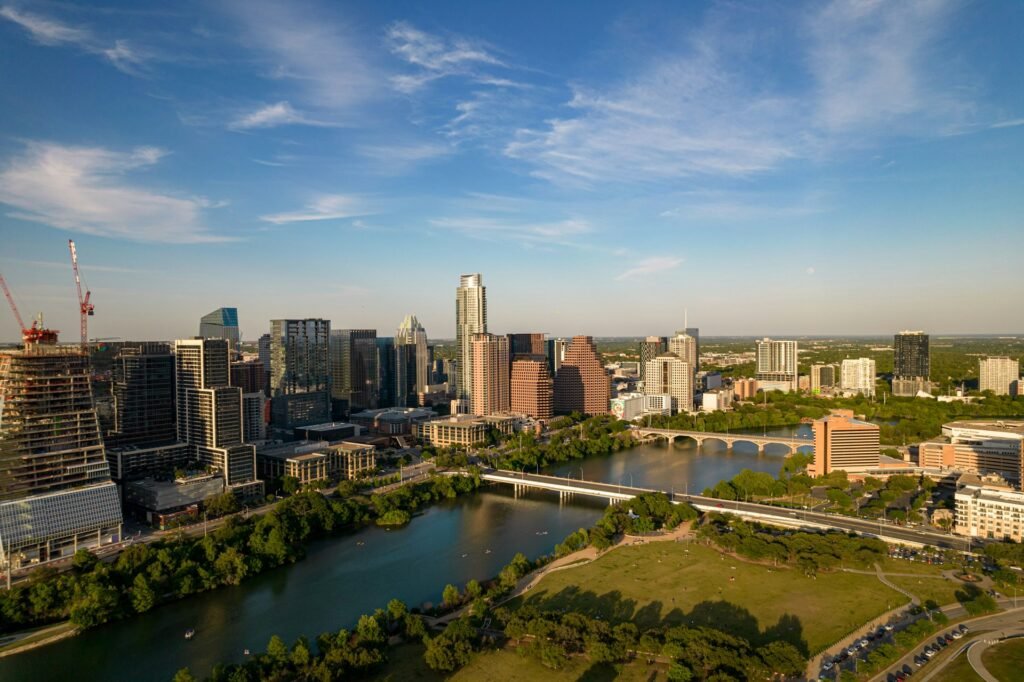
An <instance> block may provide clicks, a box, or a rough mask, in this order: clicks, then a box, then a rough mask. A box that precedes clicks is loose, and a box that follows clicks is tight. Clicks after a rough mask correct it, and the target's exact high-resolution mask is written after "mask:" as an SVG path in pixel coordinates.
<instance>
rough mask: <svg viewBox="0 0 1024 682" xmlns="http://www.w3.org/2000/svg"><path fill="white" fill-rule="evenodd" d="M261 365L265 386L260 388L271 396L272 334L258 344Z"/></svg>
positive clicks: (264, 336)
mask: <svg viewBox="0 0 1024 682" xmlns="http://www.w3.org/2000/svg"><path fill="white" fill-rule="evenodd" d="M257 347H258V349H259V356H260V363H261V364H262V365H263V386H261V387H260V388H261V389H262V390H263V392H264V393H266V394H267V395H270V334H264V335H263V336H261V337H260V340H259V343H258V346H257Z"/></svg>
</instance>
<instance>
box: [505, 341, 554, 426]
mask: <svg viewBox="0 0 1024 682" xmlns="http://www.w3.org/2000/svg"><path fill="white" fill-rule="evenodd" d="M510 390H511V401H510V404H511V408H512V412H515V413H516V414H525V415H528V416H530V417H533V418H534V419H550V418H551V416H552V414H553V400H554V382H553V381H552V380H551V375H550V374H549V373H548V363H547V360H546V359H545V358H544V356H543V355H541V356H540V357H539V358H538V357H518V358H516V359H515V360H513V361H512V380H511V389H510Z"/></svg>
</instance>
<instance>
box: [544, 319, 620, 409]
mask: <svg viewBox="0 0 1024 682" xmlns="http://www.w3.org/2000/svg"><path fill="white" fill-rule="evenodd" d="M609 400H611V380H610V379H609V377H608V373H607V372H605V371H604V365H603V363H602V362H601V358H600V356H599V355H598V354H597V347H596V346H595V345H594V339H593V337H590V336H574V337H572V342H570V343H569V347H568V348H566V349H565V357H564V358H563V359H562V366H561V367H560V368H559V369H558V374H556V375H555V401H554V408H555V414H569V413H571V412H582V413H583V414H590V415H593V414H607V413H608V405H609V402H608V401H609Z"/></svg>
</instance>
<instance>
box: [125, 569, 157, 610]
mask: <svg viewBox="0 0 1024 682" xmlns="http://www.w3.org/2000/svg"><path fill="white" fill-rule="evenodd" d="M131 597H132V606H133V607H134V608H135V610H136V611H137V612H138V613H144V612H146V611H149V610H150V609H151V608H153V605H154V604H155V603H156V593H155V592H153V588H152V587H150V586H149V581H148V580H146V576H145V574H143V573H139V574H137V575H136V576H135V580H134V581H133V583H132V588H131Z"/></svg>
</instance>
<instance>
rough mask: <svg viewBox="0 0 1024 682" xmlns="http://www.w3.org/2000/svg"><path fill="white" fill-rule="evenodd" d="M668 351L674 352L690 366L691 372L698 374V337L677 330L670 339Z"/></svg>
mask: <svg viewBox="0 0 1024 682" xmlns="http://www.w3.org/2000/svg"><path fill="white" fill-rule="evenodd" d="M668 352H669V353H674V354H675V355H676V357H678V358H679V359H680V360H682V361H683V362H685V363H686V364H688V365H689V366H690V372H691V373H692V374H694V375H695V376H696V373H697V339H695V338H693V337H692V336H690V335H689V334H687V333H686V332H685V331H680V332H676V334H675V336H672V337H670V338H669V340H668Z"/></svg>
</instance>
